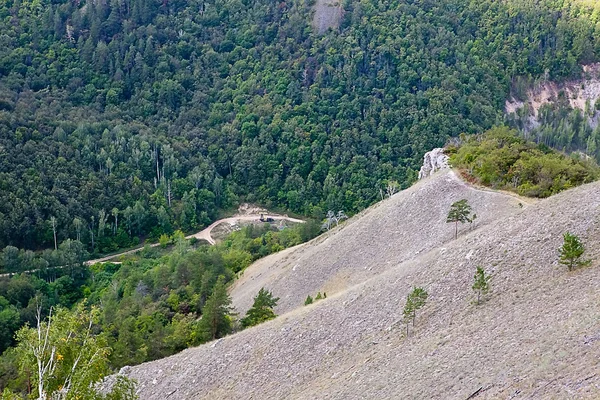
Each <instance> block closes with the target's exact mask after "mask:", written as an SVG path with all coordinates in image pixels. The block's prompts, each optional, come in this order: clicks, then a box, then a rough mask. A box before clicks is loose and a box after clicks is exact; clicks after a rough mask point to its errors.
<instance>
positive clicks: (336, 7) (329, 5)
mask: <svg viewBox="0 0 600 400" xmlns="http://www.w3.org/2000/svg"><path fill="white" fill-rule="evenodd" d="M342 12H343V10H342V5H341V0H317V2H316V4H315V15H314V17H313V26H314V28H315V30H316V31H317V32H318V33H319V34H323V33H325V32H327V30H328V29H329V28H334V29H335V28H337V27H338V26H339V25H340V21H341V19H342Z"/></svg>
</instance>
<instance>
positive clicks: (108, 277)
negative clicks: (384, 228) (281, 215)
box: [0, 224, 310, 391]
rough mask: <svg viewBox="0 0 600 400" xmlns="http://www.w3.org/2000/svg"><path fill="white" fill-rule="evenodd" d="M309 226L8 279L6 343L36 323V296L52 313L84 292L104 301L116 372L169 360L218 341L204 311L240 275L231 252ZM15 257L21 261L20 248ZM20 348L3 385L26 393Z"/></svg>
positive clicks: (259, 247) (0, 332)
mask: <svg viewBox="0 0 600 400" xmlns="http://www.w3.org/2000/svg"><path fill="white" fill-rule="evenodd" d="M305 225H306V224H297V225H294V226H292V227H288V228H285V229H283V230H281V231H280V230H279V229H275V228H274V227H273V226H271V225H260V226H249V227H247V228H244V229H242V230H241V231H239V232H235V233H234V234H232V235H230V236H229V237H226V238H225V239H224V240H223V242H222V243H219V244H218V245H216V246H199V247H198V248H197V249H190V247H189V244H188V241H187V240H185V238H184V236H183V234H182V233H176V234H174V235H173V236H174V239H175V241H176V244H175V246H174V248H173V249H172V251H171V252H165V254H161V251H160V250H159V249H158V248H157V247H154V248H148V249H147V250H142V251H139V252H138V253H136V254H134V255H130V256H128V257H126V258H124V260H123V264H110V263H102V264H95V265H93V266H91V267H89V268H88V267H84V268H80V267H74V268H73V269H65V268H48V269H47V271H38V272H36V273H35V274H20V275H15V276H13V277H4V278H0V293H3V294H4V296H5V299H6V301H4V300H2V297H0V320H1V321H0V322H2V324H1V325H0V344H2V345H3V346H5V347H7V346H10V345H12V344H13V339H12V338H13V337H14V334H15V331H16V330H18V329H19V328H20V327H21V326H23V324H24V323H26V322H28V323H29V324H30V325H34V324H35V323H36V318H35V317H36V301H37V300H36V296H38V297H39V299H40V301H39V302H41V304H43V305H44V307H45V309H44V312H45V313H47V312H48V308H49V307H50V306H62V307H63V308H67V307H72V306H73V305H74V304H77V303H78V302H80V301H81V299H82V298H83V297H84V295H85V296H87V297H88V303H89V304H92V305H100V304H102V308H101V311H100V315H99V320H98V323H97V324H95V325H94V327H95V330H97V331H102V332H104V333H106V336H105V339H106V342H107V346H108V347H110V348H112V352H111V353H110V355H109V356H108V360H109V365H110V367H111V368H113V369H118V368H120V367H122V366H124V365H134V364H139V363H142V362H144V361H150V360H154V359H158V358H162V357H166V356H169V355H171V354H174V353H175V352H178V351H181V350H183V349H185V348H187V347H190V346H195V345H198V344H201V343H204V342H205V341H206V340H212V334H211V332H210V327H208V328H207V327H206V326H203V327H202V326H201V324H202V321H203V320H204V318H203V312H205V311H207V310H204V308H205V307H207V303H208V300H209V298H210V297H211V296H216V295H215V290H216V288H215V286H216V285H217V282H218V278H219V276H223V277H224V279H223V278H222V279H221V282H222V283H224V284H226V283H228V282H230V281H231V280H232V279H233V278H234V270H233V269H230V268H229V267H228V265H227V262H226V259H227V257H228V255H229V254H230V252H231V251H232V250H233V249H234V250H236V251H242V252H243V253H244V254H245V255H247V257H248V262H250V261H252V260H255V259H257V258H259V257H261V256H264V255H266V254H270V252H272V251H277V250H279V249H282V248H284V247H285V246H291V245H294V244H297V243H298V241H299V240H302V239H303V238H310V235H308V236H306V235H302V232H305V229H306V227H305ZM60 251H61V250H60V246H59V250H57V252H54V251H52V252H50V253H53V254H55V253H56V254H58V252H60ZM9 253H11V250H10V249H9ZM11 254H12V253H11ZM15 254H16V255H17V259H18V257H20V256H19V254H20V253H19V251H18V250H16V252H15ZM23 254H25V253H23ZM49 259H50V258H49ZM243 267H245V264H244V265H243ZM232 268H233V267H232ZM238 268H239V264H235V271H237V270H238ZM221 287H222V286H221ZM217 292H218V291H217ZM221 293H222V291H221ZM213 303H214V302H213ZM209 308H210V307H209ZM211 312H212V311H211ZM206 321H208V318H207V319H206ZM221 322H222V324H221V326H220V327H219V332H218V336H219V335H222V334H224V333H225V332H227V331H228V330H229V327H231V325H232V322H233V320H232V318H231V317H226V318H223V319H222V320H221ZM201 328H202V329H201ZM206 332H208V334H207V333H206ZM12 350H14V348H9V349H8V350H7V351H5V352H4V354H3V355H2V356H1V357H0V387H5V386H6V385H10V388H11V389H13V390H15V391H22V390H24V387H25V386H26V385H27V380H21V378H20V377H19V376H18V373H17V372H18V368H17V366H16V359H15V357H14V356H13V355H12V352H11V351H12Z"/></svg>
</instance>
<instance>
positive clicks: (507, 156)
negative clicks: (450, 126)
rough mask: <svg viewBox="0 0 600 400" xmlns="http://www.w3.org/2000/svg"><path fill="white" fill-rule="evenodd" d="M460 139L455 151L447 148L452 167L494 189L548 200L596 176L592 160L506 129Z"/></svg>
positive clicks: (597, 174)
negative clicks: (547, 198) (537, 142)
mask: <svg viewBox="0 0 600 400" xmlns="http://www.w3.org/2000/svg"><path fill="white" fill-rule="evenodd" d="M460 139H461V140H460V141H461V143H460V145H459V146H458V148H456V147H454V146H450V147H449V148H448V152H449V153H450V154H451V157H450V163H451V164H452V166H453V167H455V168H458V169H459V170H460V171H461V172H462V174H463V176H464V177H465V178H466V179H467V180H469V181H475V182H477V183H480V184H483V185H486V186H490V187H493V188H495V189H506V190H511V191H514V192H517V193H519V194H521V195H524V196H529V197H548V196H551V195H553V194H556V193H558V192H561V191H563V190H566V189H570V188H573V187H575V186H579V185H581V184H584V183H589V182H593V181H595V180H597V179H598V178H599V177H600V168H599V167H598V165H597V164H596V162H595V161H594V160H592V159H586V158H585V157H582V156H581V155H580V154H573V155H572V156H567V155H565V154H563V153H560V152H558V151H556V150H553V149H551V148H550V147H548V146H546V145H545V144H543V143H541V144H535V143H533V142H530V141H526V140H524V139H522V138H520V137H518V136H517V132H516V131H511V130H509V129H508V128H506V127H498V128H494V129H491V130H489V131H487V132H485V133H484V134H482V135H474V136H471V137H461V138H460Z"/></svg>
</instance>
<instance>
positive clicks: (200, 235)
mask: <svg viewBox="0 0 600 400" xmlns="http://www.w3.org/2000/svg"><path fill="white" fill-rule="evenodd" d="M262 217H263V218H268V219H272V220H274V221H280V220H285V221H290V222H297V223H303V222H304V221H303V220H301V219H297V218H290V217H287V216H282V215H266V214H263V215H262ZM260 218H261V215H260V214H249V215H238V216H234V217H229V218H223V219H220V220H218V221H215V222H213V223H212V224H210V225H209V226H208V227H207V228H205V229H203V230H201V231H200V232H197V233H194V234H193V235H189V236H186V237H185V238H186V239H191V238H196V239H201V240H206V241H207V242H208V243H210V244H211V245H214V244H216V241H215V239H213V237H212V236H211V232H212V230H213V229H214V228H215V227H217V226H218V225H220V224H223V223H228V224H230V225H234V224H236V223H237V222H239V221H259V220H260ZM159 245H160V243H153V244H150V247H156V246H159ZM141 249H142V248H141V247H140V248H137V249H133V250H128V251H124V252H122V253H118V254H113V255H110V256H106V257H101V258H96V259H94V260H89V261H86V263H85V264H86V265H93V264H96V263H101V262H106V261H108V260H111V259H113V258H116V257H120V256H125V255H128V254H133V253H135V252H138V251H140V250H141Z"/></svg>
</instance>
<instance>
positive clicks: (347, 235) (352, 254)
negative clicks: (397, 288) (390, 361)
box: [231, 170, 522, 314]
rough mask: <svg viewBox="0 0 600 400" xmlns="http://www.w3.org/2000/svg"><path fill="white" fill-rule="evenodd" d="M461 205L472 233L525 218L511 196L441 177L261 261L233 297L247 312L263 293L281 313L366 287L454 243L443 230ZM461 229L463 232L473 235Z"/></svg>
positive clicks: (450, 176)
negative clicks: (468, 209)
mask: <svg viewBox="0 0 600 400" xmlns="http://www.w3.org/2000/svg"><path fill="white" fill-rule="evenodd" d="M462 198H466V199H468V200H469V203H470V204H471V205H472V206H473V209H474V210H475V212H476V213H477V215H478V216H479V217H478V218H477V219H476V221H475V223H474V226H473V227H471V228H472V229H478V228H480V227H482V226H484V225H486V224H489V223H491V222H493V221H495V220H497V219H501V218H506V217H507V216H509V215H513V214H515V213H519V212H521V211H522V209H521V207H520V206H519V205H518V204H519V202H520V201H519V200H518V199H516V198H513V197H511V196H509V195H505V194H500V193H497V192H492V191H481V190H478V189H475V188H473V187H471V186H469V185H467V184H465V183H464V182H463V181H462V180H460V179H459V178H457V177H456V175H455V174H454V172H452V171H449V170H446V171H442V172H439V173H437V174H436V175H435V176H434V177H432V178H430V179H425V180H422V181H419V182H418V183H417V184H415V185H414V186H412V187H411V188H409V189H407V190H405V191H402V192H400V193H397V194H396V195H394V196H392V198H390V199H386V200H385V201H383V202H380V203H378V204H377V205H375V206H374V207H371V208H369V209H367V210H365V211H364V212H363V213H361V214H360V215H358V216H356V217H354V218H352V219H351V220H349V221H347V222H345V223H344V224H343V226H341V227H340V229H335V230H333V231H332V232H329V233H327V234H325V235H323V236H321V237H319V238H317V239H315V240H314V241H312V242H310V243H307V244H305V245H302V246H297V247H295V248H293V249H288V250H286V251H283V252H281V253H277V254H274V255H271V256H269V257H266V258H264V259H262V260H259V261H258V262H256V263H255V264H253V265H251V266H250V267H249V268H248V269H246V271H244V274H243V275H242V276H241V278H240V279H239V280H237V281H236V282H235V284H234V285H233V288H232V290H231V295H232V297H233V302H234V306H235V308H236V310H238V311H239V312H240V313H242V314H243V313H245V312H246V310H247V309H248V308H249V307H250V306H251V305H252V299H253V297H254V296H256V293H258V291H259V290H260V288H261V287H265V288H267V289H269V290H271V291H272V292H273V294H274V295H275V296H277V297H279V298H280V301H279V305H278V307H277V309H276V312H277V313H279V314H282V313H285V312H288V311H290V310H292V309H294V308H297V307H301V306H302V305H303V304H304V300H305V299H306V297H307V296H308V295H311V296H313V297H314V296H315V295H316V294H317V292H319V291H320V292H326V293H327V294H328V295H333V294H335V293H338V292H341V291H344V290H346V289H348V288H349V287H352V286H354V285H356V284H357V283H360V282H364V281H365V280H367V279H369V278H372V277H374V276H376V275H378V274H381V273H382V272H384V271H386V270H387V269H388V268H389V267H390V266H393V265H396V264H398V263H400V262H403V261H405V260H410V259H413V258H414V257H415V256H417V255H419V254H422V253H424V252H427V251H429V250H431V249H433V248H436V247H439V246H442V245H444V244H445V243H447V242H449V241H452V240H453V239H454V226H453V225H452V224H447V223H446V215H447V213H448V209H449V207H450V204H452V203H453V202H455V201H457V200H460V199H462ZM471 228H470V227H467V226H461V227H460V229H461V231H468V230H469V229H471Z"/></svg>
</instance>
